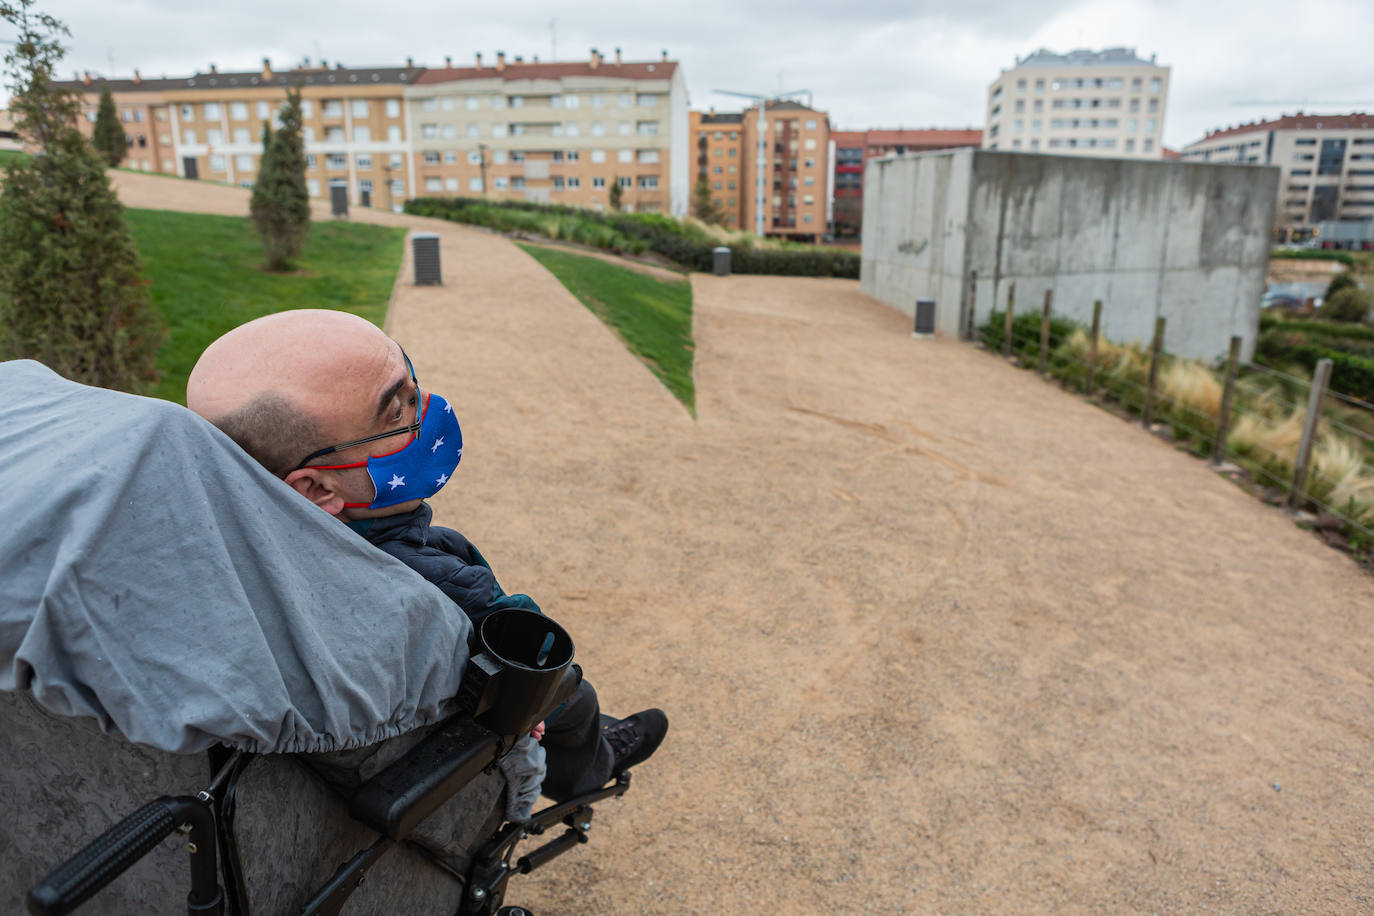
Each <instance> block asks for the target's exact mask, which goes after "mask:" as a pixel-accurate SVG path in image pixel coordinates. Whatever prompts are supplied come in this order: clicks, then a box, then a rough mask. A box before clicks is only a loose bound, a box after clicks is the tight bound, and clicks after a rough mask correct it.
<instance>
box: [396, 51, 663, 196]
mask: <svg viewBox="0 0 1374 916" xmlns="http://www.w3.org/2000/svg"><path fill="white" fill-rule="evenodd" d="M403 94H404V98H405V120H406V131H407V134H408V135H409V136H410V137H411V138H412V142H413V145H414V152H413V168H412V169H411V171H410V175H411V178H410V181H411V185H410V187H409V188H408V189H407V190H408V193H409V194H410V195H411V196H426V195H455V196H468V197H476V196H487V197H492V198H496V199H516V200H527V201H536V202H540V203H553V204H568V205H572V206H581V207H590V208H593V209H598V210H600V209H606V208H607V207H608V206H609V204H610V190H611V186H612V184H619V185H620V188H621V206H622V208H623V209H626V210H633V211H638V212H666V213H671V214H672V215H674V216H683V215H685V214H686V213H687V208H688V200H689V197H690V187H689V183H688V168H689V156H688V145H687V144H688V134H687V132H688V120H687V84H686V81H685V78H684V76H683V73H682V68H681V67H680V66H679V65H678V64H677V63H676V62H675V61H671V60H669V59H668V56H667V52H664V54H663V56H662V58H661V59H660V60H656V61H622V60H621V56H620V51H619V50H618V49H617V50H616V53H615V57H614V59H613V60H607V59H606V58H605V56H604V55H602V54H599V53H598V52H597V51H595V50H593V51H592V53H591V55H590V56H589V58H588V59H587V60H585V61H580V62H559V63H539V62H538V61H529V62H526V61H525V60H523V59H522V58H519V57H516V58H513V59H510V60H507V58H506V56H505V55H504V54H502V53H499V52H498V53H497V55H496V60H495V63H487V64H484V63H483V61H482V56H481V55H480V54H479V55H477V59H476V63H475V65H474V66H472V67H453V66H452V65H451V64H450V65H448V66H445V67H443V68H441V69H431V70H427V71H425V72H424V73H422V74H421V75H420V76H419V77H418V78H417V79H416V80H415V82H414V84H413V85H409V86H407V87H406V88H405V91H404V93H403Z"/></svg>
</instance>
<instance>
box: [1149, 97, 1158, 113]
mask: <svg viewBox="0 0 1374 916" xmlns="http://www.w3.org/2000/svg"><path fill="white" fill-rule="evenodd" d="M1149 111H1150V114H1156V113H1158V111H1159V99H1150V107H1149Z"/></svg>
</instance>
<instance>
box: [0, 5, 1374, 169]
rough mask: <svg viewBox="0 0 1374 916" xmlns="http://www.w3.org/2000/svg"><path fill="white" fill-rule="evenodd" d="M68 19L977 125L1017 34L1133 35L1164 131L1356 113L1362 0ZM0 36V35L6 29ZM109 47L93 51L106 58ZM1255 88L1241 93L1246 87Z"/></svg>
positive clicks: (696, 96) (549, 8)
mask: <svg viewBox="0 0 1374 916" xmlns="http://www.w3.org/2000/svg"><path fill="white" fill-rule="evenodd" d="M40 4H41V8H42V9H45V10H47V11H49V12H52V13H53V14H54V15H56V16H58V17H59V18H60V19H62V20H64V21H65V22H66V23H67V25H68V27H69V28H70V29H71V32H72V38H71V41H70V43H69V44H70V48H71V50H70V52H69V53H68V56H67V59H66V61H65V67H64V70H65V71H66V72H71V71H73V70H91V71H92V72H99V73H108V72H111V71H113V74H114V75H117V76H127V75H129V74H130V73H131V72H132V70H133V68H134V67H138V68H139V69H140V70H141V71H142V72H143V74H144V75H147V76H161V75H163V74H167V75H182V74H188V73H190V72H192V71H194V70H204V69H205V68H206V67H207V66H208V65H209V63H210V62H212V61H213V62H214V63H216V64H218V65H219V67H220V69H221V70H228V69H252V68H256V67H257V66H258V65H259V64H260V62H261V59H262V58H263V57H270V58H271V59H272V61H273V63H274V65H275V66H277V67H281V66H282V65H283V64H286V63H295V62H299V61H300V60H301V59H302V58H304V57H311V58H314V59H316V60H318V59H319V58H320V57H323V58H325V59H326V60H329V61H342V62H343V63H344V64H345V65H347V66H364V65H379V64H399V63H401V62H403V61H404V59H405V58H406V57H407V56H410V57H413V58H415V61H416V63H417V64H420V63H424V64H429V65H431V66H436V65H438V66H441V65H442V64H443V58H444V55H446V54H449V55H452V56H453V58H454V61H455V63H461V64H468V63H470V62H471V61H472V60H473V54H474V52H478V51H481V52H483V53H484V54H485V56H486V60H487V61H488V62H490V61H491V60H493V59H494V55H495V52H496V51H497V50H504V51H505V52H506V53H507V55H515V54H523V55H525V56H526V59H528V58H529V57H530V56H532V55H535V54H537V55H539V57H540V59H541V60H549V59H550V57H551V55H552V52H553V42H554V33H555V30H551V28H550V23H551V21H552V20H555V19H556V20H557V23H556V35H557V51H558V54H557V56H558V59H560V60H566V59H575V58H583V57H585V56H586V55H587V54H588V53H589V49H590V48H592V47H596V48H599V49H601V51H602V52H603V53H605V54H606V55H607V56H608V57H609V56H610V55H611V54H612V52H613V49H614V48H616V47H620V48H622V49H623V52H624V55H625V59H627V60H645V59H656V58H657V57H658V55H659V53H660V52H661V51H662V50H664V49H666V50H667V51H668V53H669V55H670V56H671V57H672V59H674V60H677V61H679V62H680V63H681V64H682V66H683V67H684V68H685V72H686V76H687V83H688V88H689V91H690V93H691V103H692V106H693V107H694V108H705V107H707V106H710V105H715V106H716V108H717V109H718V110H736V109H737V108H738V107H739V106H740V104H741V103H740V102H739V101H738V100H735V99H731V98H729V97H727V96H721V95H717V94H715V93H714V92H713V90H715V89H736V90H743V91H747V92H774V91H776V90H777V89H778V88H779V87H781V88H782V89H786V90H791V89H809V90H811V91H812V93H813V97H814V103H815V106H816V107H817V108H819V109H821V110H824V111H828V112H829V113H830V118H831V123H832V125H833V126H834V127H836V128H840V129H861V128H865V127H932V126H936V127H965V126H970V125H971V126H976V127H981V126H982V121H983V112H984V108H985V101H986V96H987V86H988V84H989V83H990V82H991V81H992V80H993V79H995V78H996V77H997V75H998V73H999V72H1000V70H1001V69H1003V68H1006V67H1010V66H1012V65H1013V64H1014V63H1015V58H1016V56H1017V55H1025V54H1027V53H1030V52H1031V51H1033V50H1035V49H1036V48H1040V47H1046V48H1049V49H1051V50H1054V51H1059V52H1063V51H1067V50H1070V49H1072V48H1093V49H1099V48H1103V47H1110V46H1126V47H1134V48H1136V49H1137V51H1138V52H1139V53H1140V55H1141V56H1142V57H1146V58H1148V57H1149V55H1150V54H1152V53H1153V54H1157V55H1158V58H1159V62H1160V63H1163V64H1167V65H1169V66H1171V67H1172V68H1173V74H1172V87H1171V91H1170V95H1169V99H1168V102H1167V105H1168V107H1167V115H1166V118H1165V123H1164V140H1165V143H1166V144H1167V145H1169V146H1172V147H1180V146H1183V145H1185V144H1187V143H1189V142H1191V141H1193V140H1196V139H1198V138H1200V137H1201V136H1202V135H1203V133H1204V132H1205V131H1206V130H1207V129H1209V128H1214V127H1224V126H1226V125H1228V124H1236V123H1240V122H1242V121H1247V120H1252V119H1258V118H1267V117H1275V116H1277V115H1279V114H1281V113H1284V112H1292V111H1296V110H1297V109H1299V108H1303V109H1304V110H1306V111H1320V112H1348V111H1354V110H1365V111H1374V50H1372V49H1371V46H1370V42H1371V38H1374V2H1370V0H1308V2H1305V3H1301V4H1299V3H1294V2H1291V0H1287V2H1276V0H1205V2H1197V0H1113V2H1111V3H1100V2H1099V3H1082V2H1070V0H1040V2H1037V3H1026V2H1024V0H958V2H947V3H940V4H932V3H925V2H921V0H849V2H835V0H755V2H752V3H750V2H743V3H741V2H727V0H694V2H690V3H682V4H677V3H674V4H656V3H647V2H644V0H583V2H580V3H556V2H546V0H533V2H523V3H519V4H509V5H507V4H505V3H494V4H493V3H480V4H479V3H471V2H469V3H454V2H452V0H447V2H444V0H399V2H393V3H377V2H375V0H367V2H364V0H334V2H332V3H330V4H327V5H326V4H316V3H301V2H295V3H293V2H291V0H284V2H283V0H272V2H268V0H240V2H236V3H223V2H217V3H207V2H204V0H189V2H187V0H118V2H111V0H50V2H46V3H42V2H41V0H40ZM8 37H10V35H8V34H0V38H8ZM111 62H113V67H112V66H111ZM1255 102H1258V104H1242V103H1255Z"/></svg>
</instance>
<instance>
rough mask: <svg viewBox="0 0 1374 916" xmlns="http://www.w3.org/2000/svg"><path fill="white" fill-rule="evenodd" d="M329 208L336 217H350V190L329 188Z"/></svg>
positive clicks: (340, 186) (338, 187)
mask: <svg viewBox="0 0 1374 916" xmlns="http://www.w3.org/2000/svg"><path fill="white" fill-rule="evenodd" d="M329 207H330V210H331V211H332V212H333V214H334V215H335V216H347V215H348V188H346V187H344V186H343V185H337V184H336V185H332V186H331V187H330V188H329Z"/></svg>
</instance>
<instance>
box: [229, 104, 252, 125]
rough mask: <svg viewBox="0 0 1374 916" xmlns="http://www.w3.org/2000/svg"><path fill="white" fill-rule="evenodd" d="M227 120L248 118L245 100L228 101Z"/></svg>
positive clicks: (245, 119) (244, 119)
mask: <svg viewBox="0 0 1374 916" xmlns="http://www.w3.org/2000/svg"><path fill="white" fill-rule="evenodd" d="M229 120H231V121H247V120H248V103H247V102H230V103H229Z"/></svg>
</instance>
